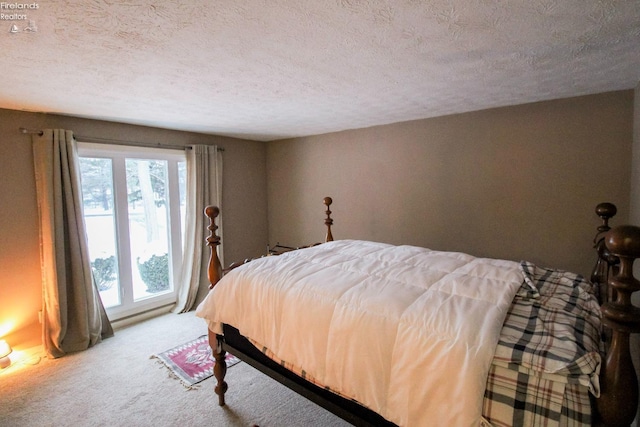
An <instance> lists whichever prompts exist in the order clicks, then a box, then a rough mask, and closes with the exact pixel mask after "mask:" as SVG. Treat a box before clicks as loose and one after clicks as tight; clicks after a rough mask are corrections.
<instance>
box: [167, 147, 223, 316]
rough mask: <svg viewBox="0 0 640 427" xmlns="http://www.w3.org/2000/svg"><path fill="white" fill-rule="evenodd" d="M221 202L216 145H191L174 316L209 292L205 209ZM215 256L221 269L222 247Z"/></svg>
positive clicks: (218, 160)
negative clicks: (180, 262)
mask: <svg viewBox="0 0 640 427" xmlns="http://www.w3.org/2000/svg"><path fill="white" fill-rule="evenodd" d="M221 202H222V153H221V152H220V151H219V150H218V147H217V146H215V145H194V146H193V148H192V149H191V150H189V151H187V200H186V214H185V222H186V224H185V236H184V239H183V240H184V247H183V261H182V272H181V274H180V279H181V282H180V284H179V290H178V302H177V304H176V307H175V308H174V310H173V311H174V312H176V313H185V312H187V311H189V310H191V309H192V308H193V307H194V306H195V305H196V303H197V302H198V301H199V300H201V299H203V298H204V296H205V295H206V293H207V292H208V289H209V280H208V277H207V265H208V263H209V250H208V248H207V250H205V248H206V246H205V238H206V230H207V226H208V225H209V224H208V222H207V221H206V219H205V215H204V208H205V207H206V206H208V205H215V206H220V204H221ZM218 226H219V230H218V235H219V236H222V218H220V219H219V220H218ZM221 240H222V242H224V239H221ZM218 255H219V257H220V261H221V262H222V263H223V265H224V256H223V249H222V245H220V246H218Z"/></svg>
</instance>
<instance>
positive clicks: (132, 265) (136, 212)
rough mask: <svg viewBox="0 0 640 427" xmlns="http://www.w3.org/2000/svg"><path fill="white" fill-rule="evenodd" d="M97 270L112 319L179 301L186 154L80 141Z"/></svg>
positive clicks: (84, 198) (91, 246)
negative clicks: (177, 293) (178, 283)
mask: <svg viewBox="0 0 640 427" xmlns="http://www.w3.org/2000/svg"><path fill="white" fill-rule="evenodd" d="M78 153H79V157H80V175H81V182H82V204H83V209H84V219H85V224H86V229H87V239H88V242H89V257H90V258H91V269H92V271H93V275H94V278H95V281H96V284H97V286H98V289H99V291H100V297H101V299H102V302H103V304H104V306H105V308H106V310H107V314H108V315H109V318H110V319H111V320H117V319H120V318H123V317H127V316H131V315H134V314H137V313H140V312H143V311H146V310H150V309H153V308H157V307H160V306H163V305H168V304H172V303H174V302H175V301H176V289H175V283H177V274H178V272H179V266H180V262H181V260H182V233H183V230H184V209H185V194H186V192H185V185H186V158H185V154H184V152H183V151H179V150H166V149H152V148H140V147H129V146H126V147H125V146H112V145H104V144H91V143H82V142H80V143H78Z"/></svg>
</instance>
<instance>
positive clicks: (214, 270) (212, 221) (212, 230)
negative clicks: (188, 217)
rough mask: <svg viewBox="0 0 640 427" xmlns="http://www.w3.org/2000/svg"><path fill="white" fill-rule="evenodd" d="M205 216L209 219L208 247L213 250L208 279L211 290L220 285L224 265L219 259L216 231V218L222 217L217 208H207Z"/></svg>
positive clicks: (218, 240) (218, 241) (210, 257)
mask: <svg viewBox="0 0 640 427" xmlns="http://www.w3.org/2000/svg"><path fill="white" fill-rule="evenodd" d="M204 214H205V215H206V216H207V218H209V226H208V227H207V229H208V230H209V236H208V237H207V246H209V248H210V249H211V255H210V256H209V269H208V270H207V277H209V289H213V287H214V286H215V285H216V283H218V281H219V280H220V279H221V278H222V265H221V264H220V258H218V246H219V245H220V236H218V235H217V234H216V230H217V229H218V226H217V225H216V218H217V217H218V215H220V209H219V208H218V207H217V206H207V207H206V208H204Z"/></svg>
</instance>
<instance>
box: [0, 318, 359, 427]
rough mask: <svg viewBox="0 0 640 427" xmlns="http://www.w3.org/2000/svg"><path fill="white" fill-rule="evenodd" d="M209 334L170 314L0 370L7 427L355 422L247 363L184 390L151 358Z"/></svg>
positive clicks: (198, 322) (1, 418) (269, 426)
mask: <svg viewBox="0 0 640 427" xmlns="http://www.w3.org/2000/svg"><path fill="white" fill-rule="evenodd" d="M203 333H206V326H205V324H204V321H203V320H202V319H199V318H196V317H195V316H194V314H193V313H187V314H181V315H176V314H165V315H162V316H159V317H157V318H154V319H151V320H147V321H144V322H141V323H139V324H136V325H133V326H129V327H126V328H123V329H121V330H118V331H116V335H115V337H113V338H109V339H107V340H105V341H103V342H102V343H100V344H98V345H97V346H95V347H93V348H91V349H89V350H87V351H84V352H80V353H76V354H71V355H67V356H65V357H63V358H60V359H46V358H42V359H41V360H40V361H39V362H38V356H42V354H35V355H29V356H25V357H24V358H23V359H22V360H18V361H17V363H16V364H15V365H14V366H12V367H10V368H8V369H6V370H3V371H0V426H15V427H21V426H25V427H26V426H29V427H30V426H74V427H83V426H105V427H106V426H109V427H113V426H136V427H145V426H154V427H161V426H189V427H191V426H252V425H255V424H257V425H259V426H260V427H276V426H277V427H281V426H284V427H288V426H336V427H337V426H341V427H344V426H348V425H349V424H347V423H345V422H344V421H342V420H340V419H338V418H337V417H335V416H333V415H332V414H330V413H328V412H327V411H325V410H323V409H322V408H319V407H318V406H316V405H315V404H313V403H311V402H309V401H307V400H306V399H304V398H302V397H300V396H298V395H297V394H296V393H293V392H291V391H289V390H288V389H286V388H285V387H283V386H281V385H280V384H278V383H276V382H275V381H273V380H271V379H270V378H268V377H266V376H265V375H263V374H261V373H259V372H258V371H256V370H255V369H253V368H252V367H250V366H249V365H247V364H246V363H239V364H237V365H235V366H233V367H231V368H229V370H228V373H227V382H228V383H229V391H228V392H227V406H226V407H224V408H221V407H219V406H218V405H217V396H216V395H215V394H214V392H213V387H214V383H215V380H214V379H213V378H209V379H207V380H205V381H203V382H201V383H200V384H198V387H197V388H196V389H195V390H187V389H185V388H184V387H183V386H182V385H181V384H180V382H179V381H177V380H176V379H174V378H171V377H170V376H169V375H168V373H167V369H166V368H164V367H163V366H161V365H159V364H158V363H156V362H155V361H154V360H151V359H150V358H149V357H150V356H151V355H152V354H154V353H158V352H160V351H164V350H166V349H169V348H171V347H173V346H176V345H179V344H181V343H183V342H185V341H188V340H190V339H194V338H197V337H198V336H200V335H202V334H203Z"/></svg>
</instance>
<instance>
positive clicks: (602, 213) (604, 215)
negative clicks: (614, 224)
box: [596, 202, 618, 231]
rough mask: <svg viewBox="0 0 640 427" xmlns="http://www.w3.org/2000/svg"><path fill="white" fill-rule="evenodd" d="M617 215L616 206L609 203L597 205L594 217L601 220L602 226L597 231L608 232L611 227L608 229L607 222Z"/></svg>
mask: <svg viewBox="0 0 640 427" xmlns="http://www.w3.org/2000/svg"><path fill="white" fill-rule="evenodd" d="M617 213H618V208H616V205H614V204H613V203H609V202H604V203H599V204H598V206H596V215H598V216H599V217H600V218H601V219H602V225H601V226H600V227H598V231H609V230H610V229H611V227H609V220H610V219H611V218H613V217H614V216H616V214H617Z"/></svg>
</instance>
